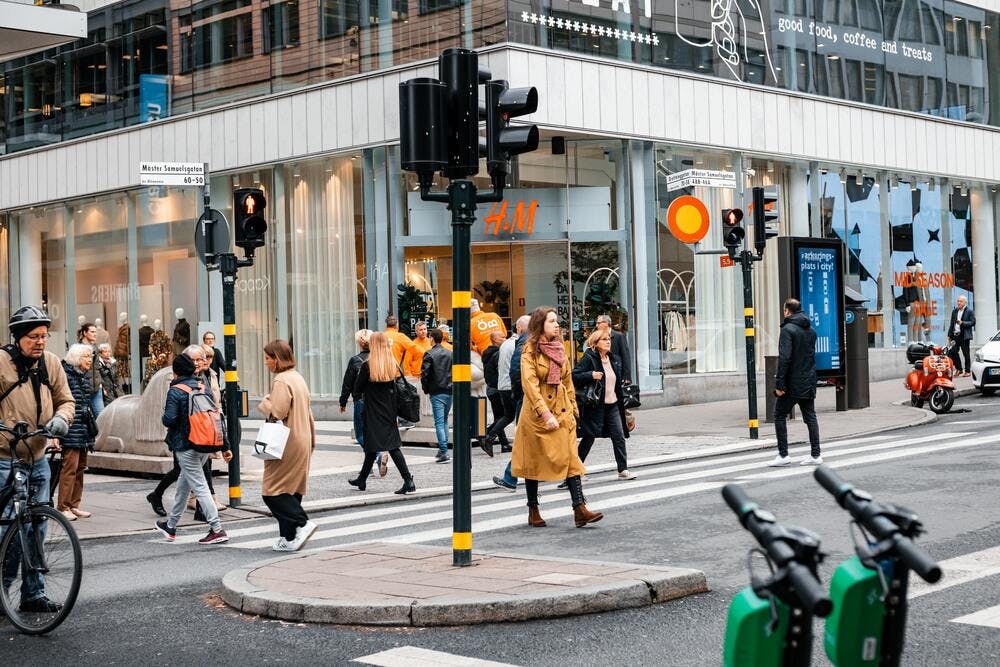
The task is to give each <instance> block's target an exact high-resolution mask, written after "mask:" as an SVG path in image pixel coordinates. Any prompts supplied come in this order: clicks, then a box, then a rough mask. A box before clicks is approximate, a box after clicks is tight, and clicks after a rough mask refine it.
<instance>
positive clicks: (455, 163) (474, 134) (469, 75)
mask: <svg viewBox="0 0 1000 667" xmlns="http://www.w3.org/2000/svg"><path fill="white" fill-rule="evenodd" d="M438 73H439V74H440V76H441V83H443V84H444V86H445V90H444V98H445V105H444V114H443V117H444V119H445V123H444V125H445V142H446V148H447V157H448V161H447V164H446V165H445V167H444V169H443V173H444V175H445V176H446V177H447V178H468V177H469V176H475V175H476V174H478V173H479V83H480V73H479V56H478V54H476V52H475V51H470V50H468V49H445V50H444V52H443V53H442V54H441V55H440V57H439V58H438ZM486 78H487V79H489V74H488V73H486Z"/></svg>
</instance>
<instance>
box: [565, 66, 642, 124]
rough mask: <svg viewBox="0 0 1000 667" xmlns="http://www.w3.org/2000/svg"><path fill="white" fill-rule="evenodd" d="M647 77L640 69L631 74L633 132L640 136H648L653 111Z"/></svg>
mask: <svg viewBox="0 0 1000 667" xmlns="http://www.w3.org/2000/svg"><path fill="white" fill-rule="evenodd" d="M567 62H568V61H567ZM649 78H650V77H649V75H648V74H646V72H643V71H641V70H637V71H636V72H634V73H633V76H632V95H633V104H632V115H633V118H634V122H635V126H634V132H635V133H636V134H637V135H638V136H640V137H648V136H649V127H650V118H649V116H650V114H651V113H653V107H652V106H650V104H649ZM566 104H567V105H568V104H569V102H568V101H567V103H566Z"/></svg>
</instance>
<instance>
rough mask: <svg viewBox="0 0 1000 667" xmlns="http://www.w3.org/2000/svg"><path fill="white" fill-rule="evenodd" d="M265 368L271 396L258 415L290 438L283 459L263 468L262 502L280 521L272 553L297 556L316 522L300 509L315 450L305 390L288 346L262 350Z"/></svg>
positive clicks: (274, 343) (277, 343)
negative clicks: (285, 430)
mask: <svg viewBox="0 0 1000 667" xmlns="http://www.w3.org/2000/svg"><path fill="white" fill-rule="evenodd" d="M264 363H265V364H267V368H268V370H270V371H271V372H272V373H274V374H275V375H274V381H273V382H272V384H271V393H269V394H268V395H267V396H265V397H264V400H262V401H261V402H260V406H259V407H258V410H260V412H261V414H262V415H264V417H265V418H267V419H269V420H274V421H280V422H283V423H284V425H285V426H287V427H288V431H289V433H288V441H287V442H286V443H285V451H284V453H283V454H282V456H281V458H280V459H277V460H274V461H265V462H264V484H263V488H262V489H261V496H262V497H263V499H264V504H265V505H267V508H268V509H269V510H271V514H272V515H273V516H274V518H275V519H276V520H277V521H278V531H279V532H280V534H281V536H280V537H279V538H278V540H277V541H276V542H275V543H274V547H273V549H274V550H275V551H298V550H299V549H301V548H302V545H303V544H305V543H306V540H308V539H309V538H310V537H311V536H312V534H313V532H314V531H315V530H316V524H315V522H313V521H310V520H309V517H308V516H307V515H306V513H305V510H303V509H302V496H304V495H305V493H306V484H307V482H308V481H309V459H310V458H311V457H312V453H313V450H314V449H315V448H316V427H315V423H314V421H313V415H312V407H311V403H310V396H309V387H308V386H307V385H306V381H305V379H304V378H303V377H302V376H301V375H300V374H299V372H298V371H297V370H295V356H294V355H293V354H292V348H291V346H290V345H289V344H288V343H287V342H286V341H283V340H280V339H279V340H273V341H271V342H270V343H268V344H267V345H265V346H264Z"/></svg>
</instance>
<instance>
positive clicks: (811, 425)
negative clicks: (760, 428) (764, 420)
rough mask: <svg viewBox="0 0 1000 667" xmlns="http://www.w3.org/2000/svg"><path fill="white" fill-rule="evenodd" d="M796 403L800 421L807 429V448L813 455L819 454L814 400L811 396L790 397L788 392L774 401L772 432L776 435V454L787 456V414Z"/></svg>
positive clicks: (817, 425) (817, 422)
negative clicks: (800, 413)
mask: <svg viewBox="0 0 1000 667" xmlns="http://www.w3.org/2000/svg"><path fill="white" fill-rule="evenodd" d="M796 405H798V406H799V409H800V410H801V411H802V421H803V422H805V424H806V428H808V429H809V449H810V452H811V453H812V455H813V456H814V457H816V456H819V421H818V420H817V419H816V406H815V401H814V400H813V399H811V398H792V397H791V396H789V395H788V394H784V395H783V396H778V400H776V401H775V402H774V434H775V435H776V436H777V437H778V454H780V455H781V456H783V457H784V456H788V424H787V422H786V420H787V419H788V414H789V413H790V412H791V411H792V408H793V407H795V406H796Z"/></svg>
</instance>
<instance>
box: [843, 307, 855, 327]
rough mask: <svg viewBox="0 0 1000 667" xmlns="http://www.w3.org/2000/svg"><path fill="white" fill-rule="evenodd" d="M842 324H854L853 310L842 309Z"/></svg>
mask: <svg viewBox="0 0 1000 667" xmlns="http://www.w3.org/2000/svg"><path fill="white" fill-rule="evenodd" d="M844 324H854V311H853V310H845V311H844Z"/></svg>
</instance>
